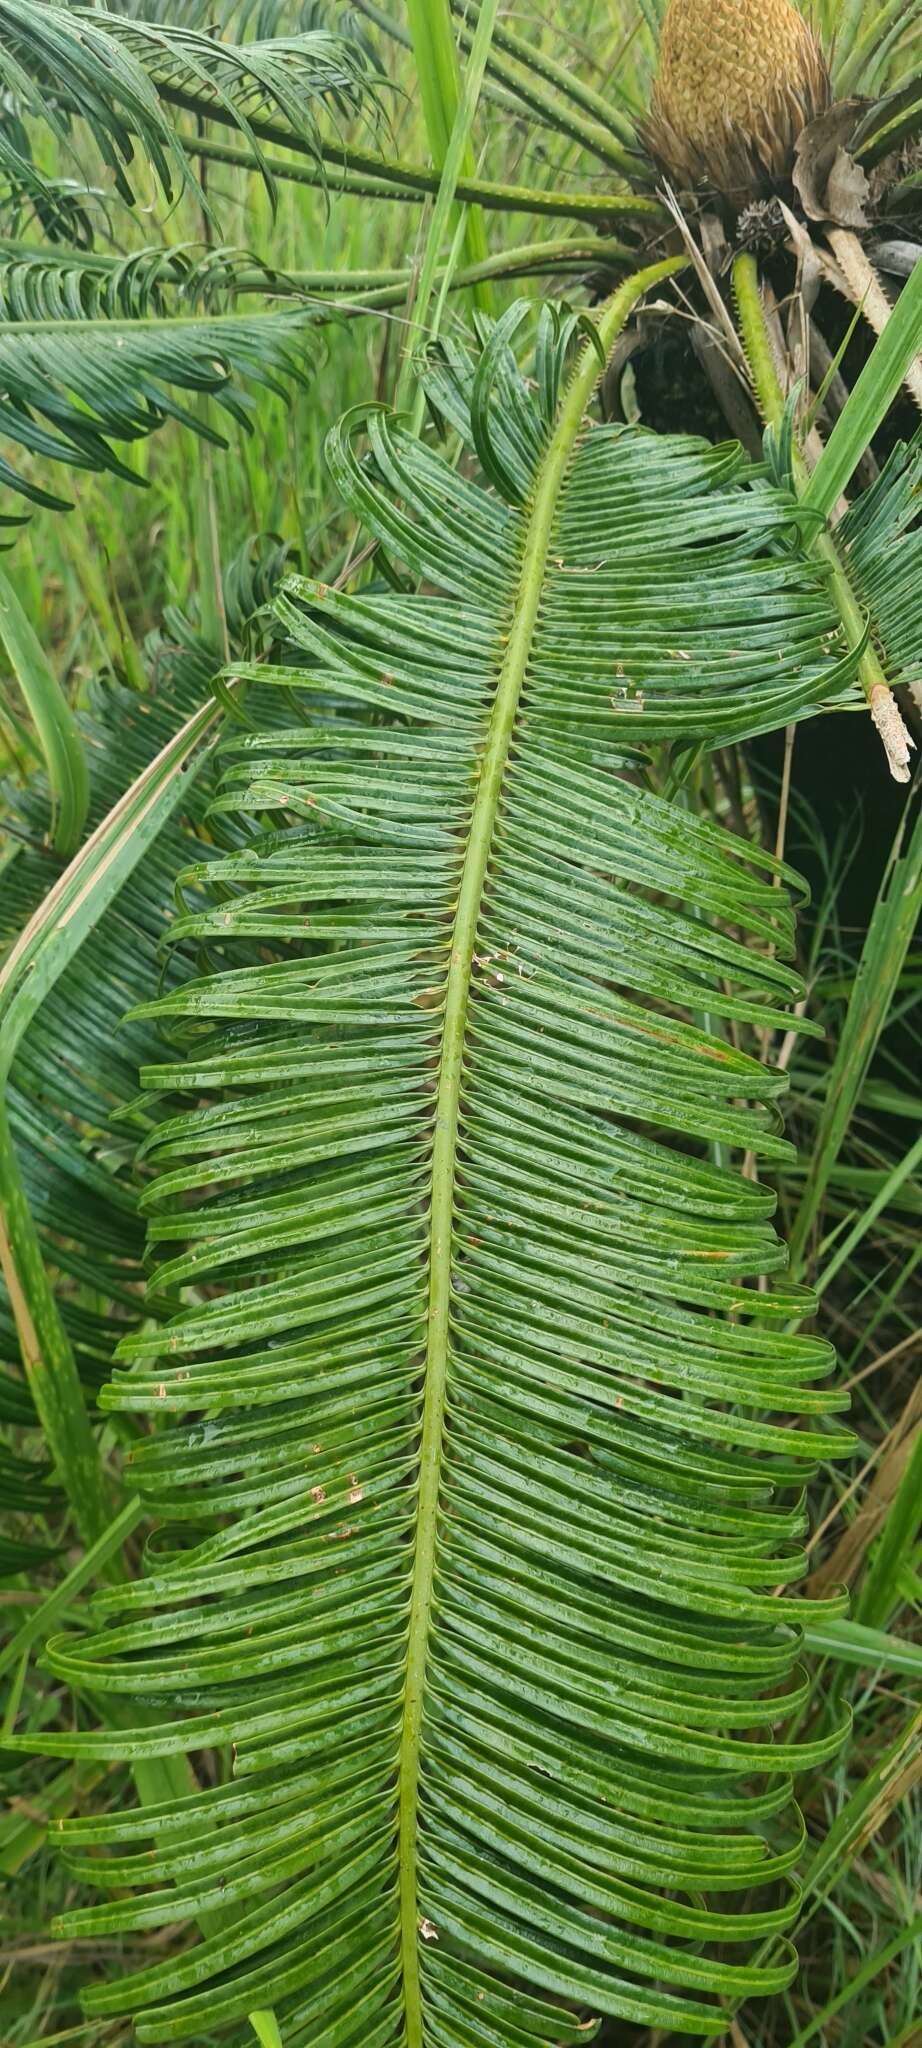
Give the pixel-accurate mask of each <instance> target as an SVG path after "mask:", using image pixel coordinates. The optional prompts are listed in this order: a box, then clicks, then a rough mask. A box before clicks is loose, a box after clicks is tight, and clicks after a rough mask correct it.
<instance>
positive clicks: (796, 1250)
mask: <svg viewBox="0 0 922 2048" xmlns="http://www.w3.org/2000/svg"><path fill="white" fill-rule="evenodd" d="M903 829H904V828H903V827H902V826H901V829H900V834H899V836H898V838H897V842H896V845H895V846H894V848H893V851H892V853H891V857H890V860H889V862H888V864H887V868H886V871H885V874H884V878H883V882H882V884H881V888H880V891H879V894H878V897H877V901H876V903H875V906H874V910H873V913H872V916H871V921H870V924H869V926H868V933H867V938H866V940H865V944H864V949H863V952H862V955H861V960H860V962H859V966H858V972H857V975H856V978H855V985H854V988H853V990H852V995H851V1000H850V1002H849V1005H848V1012H847V1015H846V1018H845V1022H844V1024H843V1027H842V1030H841V1033H840V1035H839V1042H838V1046H837V1049H836V1056H835V1059H834V1061H833V1063H832V1067H831V1068H830V1072H829V1081H828V1086H827V1089H826V1096H825V1101H824V1104H823V1109H822V1114H821V1116H820V1119H819V1123H818V1125H817V1131H816V1140H815V1144H814V1148H813V1156H812V1158H811V1161H810V1166H809V1170H808V1173H807V1179H806V1182H805V1185H804V1191H803V1194H802V1196H801V1200H800V1207H799V1209H798V1211H797V1215H796V1216H795V1218H794V1223H793V1226H792V1229H791V1235H790V1246H791V1263H792V1265H793V1267H794V1268H795V1270H799V1269H800V1267H801V1266H802V1264H803V1261H804V1256H805V1250H806V1246H807V1242H808V1239H809V1237H810V1234H811V1231H812V1229H813V1225H814V1223H815V1221H816V1217H817V1214H818V1212H819V1208H820V1204H821V1202H822V1200H823V1196H824V1194H825V1191H826V1188H827V1186H828V1184H829V1177H830V1175H831V1173H832V1171H833V1169H834V1167H835V1164H836V1161H837V1159H838V1158H839V1155H840V1153H841V1150H842V1146H843V1144H844V1142H845V1138H846V1134H847V1132H848V1128H849V1125H850V1123H851V1119H852V1116H853V1115H854V1111H855V1106H856V1104H857V1102H858V1099H859V1096H860V1094H861V1090H862V1087H863V1085H864V1082H865V1080H866V1077H867V1073H868V1069H869V1067H870V1064H871V1061H872V1059H873V1057H874V1053H875V1050H876V1047H877V1044H878V1041H879V1039H880V1034H881V1032H882V1030H883V1028H884V1025H885V1024H886V1021H887V1017H888V1015H889V1012H890V1007H891V1004H892V1002H893V998H894V993H895V990H896V988H897V984H898V982H899V979H900V975H901V974H902V972H903V968H904V965H905V961H906V955H907V952H908V950H909V947H910V945H911V944H912V940H913V934H914V932H915V930H916V926H917V924H918V920H919V914H920V911H922V812H920V814H919V815H918V817H917V818H916V821H915V825H914V827H913V831H912V836H911V838H910V841H909V845H908V847H907V849H906V852H905V853H903V854H901V853H900V844H901V840H902V833H903Z"/></svg>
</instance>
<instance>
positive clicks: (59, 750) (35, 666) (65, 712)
mask: <svg viewBox="0 0 922 2048" xmlns="http://www.w3.org/2000/svg"><path fill="white" fill-rule="evenodd" d="M0 642H2V644H3V646H4V647H5V649H6V653H7V656H8V659H9V662H10V665H11V667H12V670H13V674H14V675H15V677H16V681H17V682H18V684H19V688H20V690H21V691H22V694H23V697H24V698H25V701H26V704H27V706H28V709H29V712H30V715H31V717H32V721H33V723H34V726H35V730H36V732H37V734H38V737H39V741H40V744H41V749H42V754H43V756H44V761H45V768H46V772H47V775H48V788H49V792H50V795H51V828H50V836H51V843H52V845H53V846H54V849H55V852H56V853H62V854H71V853H73V851H74V848H75V847H76V846H77V844H78V842H79V839H80V834H81V831H82V829H83V823H84V820H85V818H86V813H87V806H88V804H89V800H90V784H89V776H88V774H87V766H86V756H85V754H84V751H83V742H82V740H81V738H80V733H79V730H78V727H77V721H76V719H75V717H74V714H73V712H72V710H71V708H70V705H69V704H68V702H67V698H66V697H65V695H64V692H63V690H62V688H61V685H60V683H59V682H58V679H57V677H56V675H55V674H54V671H53V669H52V667H51V664H50V662H49V660H48V658H47V655H46V654H45V652H44V650H43V648H42V647H41V645H40V643H39V641H38V639H37V638H36V635H35V633H34V632H33V630H32V627H31V626H30V624H29V621H28V619H27V618H26V615H25V612H24V611H23V608H22V605H21V604H20V602H19V599H18V597H17V595H16V592H15V590H14V589H13V585H12V583H11V582H10V579H9V577H8V576H7V574H6V572H5V571H4V570H3V569H0Z"/></svg>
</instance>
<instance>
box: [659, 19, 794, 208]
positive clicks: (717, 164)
mask: <svg viewBox="0 0 922 2048" xmlns="http://www.w3.org/2000/svg"><path fill="white" fill-rule="evenodd" d="M828 101H829V81H828V75H827V72H826V67H825V64H824V62H823V58H822V55H821V53H820V51H819V49H818V47H817V44H816V42H815V40H814V37H813V35H812V33H811V31H810V29H809V28H808V26H807V23H806V22H805V20H804V18H803V16H802V15H801V14H799V13H798V10H797V8H796V7H794V6H793V5H792V0H671V4H670V6H669V8H668V10H667V13H666V18H665V21H664V22H663V31H662V38H661V42H660V67H659V76H658V78H657V81H656V85H655V87H654V91H653V106H652V118H651V121H650V125H649V131H648V138H649V141H650V144H651V147H652V148H653V150H654V153H655V154H656V155H657V156H658V157H659V159H660V161H661V162H662V164H663V166H664V168H665V169H666V171H667V172H668V173H669V174H670V175H671V176H672V177H673V178H675V179H677V180H678V182H679V183H680V184H690V185H699V184H702V183H707V184H710V185H712V186H713V187H714V189H715V190H717V191H718V192H724V193H725V194H726V196H727V197H728V198H736V199H739V200H743V199H746V198H750V197H754V196H757V195H758V194H759V193H763V192H765V191H768V190H771V189H773V188H774V187H777V186H778V185H780V184H782V183H783V182H784V181H785V179H786V178H787V177H788V175H789V173H790V168H791V161H792V157H793V150H794V143H795V142H796V140H797V136H798V134H799V133H800V132H801V130H802V129H803V128H804V127H805V126H806V124H807V122H808V121H810V120H812V119H813V118H814V116H815V115H816V114H818V113H820V112H822V110H823V108H824V107H825V106H827V105H828Z"/></svg>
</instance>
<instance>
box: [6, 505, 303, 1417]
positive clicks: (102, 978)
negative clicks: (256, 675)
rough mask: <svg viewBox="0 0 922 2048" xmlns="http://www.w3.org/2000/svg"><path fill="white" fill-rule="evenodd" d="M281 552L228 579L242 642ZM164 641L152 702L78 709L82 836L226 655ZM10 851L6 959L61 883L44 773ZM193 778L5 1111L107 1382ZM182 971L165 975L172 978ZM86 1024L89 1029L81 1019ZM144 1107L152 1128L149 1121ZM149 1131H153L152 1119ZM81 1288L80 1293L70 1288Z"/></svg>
mask: <svg viewBox="0 0 922 2048" xmlns="http://www.w3.org/2000/svg"><path fill="white" fill-rule="evenodd" d="M284 554H285V550H284V548H282V547H280V546H279V544H277V543H275V542H274V541H272V540H271V539H268V540H266V539H264V538H263V537H256V538H254V539H253V540H252V541H251V542H250V543H249V544H248V546H247V547H246V548H245V549H244V550H243V551H242V552H241V555H240V556H239V557H238V558H237V559H236V560H235V561H234V562H232V563H231V564H230V566H229V568H228V570H227V572H226V576H225V607H226V618H227V625H228V630H229V633H230V635H231V638H232V642H233V643H234V644H237V645H240V644H242V641H243V638H244V629H245V622H246V621H247V620H248V619H249V618H250V617H251V616H252V614H253V613H254V611H256V610H257V608H259V607H260V606H262V605H264V604H265V603H266V602H267V600H268V598H269V597H270V596H271V594H272V592H273V590H274V589H275V588H276V586H277V584H278V581H279V577H280V574H281V569H282V565H283V562H284ZM167 628H168V637H167V638H165V639H164V640H162V641H159V642H156V641H155V642H154V644H152V645H151V647H150V648H149V656H150V668H151V684H152V687H151V689H150V691H149V692H148V693H146V694H145V695H139V694H138V693H137V692H134V691H130V690H126V689H121V688H118V687H116V686H115V685H113V683H112V682H111V680H110V679H107V680H106V683H105V684H100V685H97V686H94V687H93V688H92V690H91V693H90V702H89V704H88V705H87V706H86V707H85V708H84V709H83V710H82V711H81V712H80V714H79V724H80V730H81V736H82V738H83V740H84V742H85V745H86V750H87V757H88V760H89V762H90V766H91V778H92V780H91V804H90V812H89V818H88V822H87V830H88V831H89V830H93V829H94V828H95V827H96V826H97V825H98V824H99V823H100V822H101V820H102V819H103V818H105V817H106V815H107V814H108V813H109V812H111V811H112V810H113V808H114V806H115V805H116V804H117V803H118V802H119V800H120V799H121V798H122V797H123V795H124V792H125V790H126V789H127V788H128V787H129V786H130V784H131V783H132V782H133V781H134V780H135V778H136V777H137V776H138V775H139V774H140V773H141V772H142V770H143V769H144V768H145V767H147V766H148V765H149V763H150V762H151V760H152V759H153V757H154V755H155V754H156V753H157V752H159V750H160V748H161V747H162V746H163V745H165V744H166V742H167V740H168V739H170V738H171V737H172V736H173V734H174V733H175V732H176V731H177V730H178V728H179V727H180V725H181V724H182V723H183V722H184V720H185V719H186V718H187V717H189V716H190V714H191V713H192V712H193V711H194V710H195V709H196V708H197V707H198V706H199V705H200V704H202V703H203V702H207V701H208V695H209V683H210V678H211V676H212V674H213V673H214V668H215V664H216V661H217V658H218V657H217V653H216V651H215V650H214V649H209V648H208V647H207V645H206V644H205V643H204V642H203V641H202V639H201V637H200V635H199V634H198V633H197V632H196V631H195V629H194V627H193V626H192V625H191V624H190V622H189V621H187V620H185V619H184V618H183V617H182V615H180V614H176V613H173V614H171V615H170V616H169V618H168V621H167ZM4 795H5V798H6V816H7V828H8V831H10V832H12V831H15V832H16V833H17V834H21V835H22V836H21V838H20V839H19V840H18V843H17V841H16V840H14V839H12V838H10V841H9V847H10V856H9V858H7V860H6V861H5V864H4V870H3V893H2V906H0V959H2V958H4V957H5V956H6V954H7V952H8V950H9V949H10V947H11V946H13V945H14V944H15V942H16V940H17V938H18V937H19V934H20V933H21V932H22V931H23V930H24V929H25V926H26V925H27V923H28V920H29V918H30V917H31V915H32V913H33V911H34V910H36V909H37V907H38V905H39V904H40V903H41V902H42V900H43V898H44V897H45V896H46V894H47V892H48V890H49V889H50V887H51V885H52V883H53V882H54V881H55V880H56V878H57V874H58V872H59V868H58V863H57V862H56V861H55V860H54V858H53V856H52V855H51V854H50V853H48V852H46V851H45V850H44V849H43V848H42V846H41V840H42V837H43V833H44V828H45V818H46V812H47V796H46V793H45V790H44V788H43V786H42V779H41V778H40V777H36V778H35V779H34V780H33V781H32V782H31V783H30V784H29V785H28V786H27V787H26V788H25V789H23V790H17V789H13V788H7V789H6V790H5V791H4ZM206 800H207V798H206V793H205V790H204V789H203V788H202V787H201V786H200V784H199V782H198V781H193V782H192V783H191V784H190V787H189V789H188V793H187V797H186V802H185V807H184V813H183V817H182V819H181V820H175V819H174V820H171V821H170V823H169V824H168V825H167V826H166V828H165V829H164V831H163V832H162V833H161V834H160V836H159V838H158V839H156V840H155V841H154V842H153V843H152V845H151V846H150V847H149V849H148V851H147V854H146V857H145V860H144V862H143V863H141V864H140V865H139V866H138V867H136V868H135V869H134V871H133V873H132V874H131V875H129V877H128V879H127V881H126V882H125V884H124V885H123V887H122V890H121V891H120V893H119V895H118V897H117V899H116V900H115V902H114V903H113V904H111V905H110V907H109V909H108V910H107V911H106V913H105V914H104V916H103V917H102V918H101V919H100V921H99V923H98V924H97V926H96V927H95V929H94V930H93V931H92V932H91V933H90V935H89V937H88V938H87V939H86V940H85V942H84V944H83V946H82V947H81V949H80V951H79V952H78V954H77V955H76V957H75V959H74V960H73V961H72V962H71V964H70V966H69V967H68V968H67V969H66V971H65V972H64V974H63V975H62V976H61V979H60V982H59V983H58V984H57V986H56V987H54V988H53V989H51V991H50V992H49V994H48V995H47V996H46V997H45V1000H44V1002H43V1003H42V1005H41V1007H40V1009H39V1011H38V1013H37V1015H36V1017H35V1018H34V1020H33V1022H32V1024H31V1026H30V1029H29V1030H28V1032H27V1033H26V1035H25V1037H24V1040H23V1043H22V1045H21V1047H20V1049H19V1052H18V1054H17V1056H16V1059H15V1061H14V1065H13V1069H12V1073H11V1077H10V1081H9V1086H8V1110H9V1117H10V1125H11V1128H12V1132H13V1137H14V1141H15V1144H16V1150H17V1156H18V1159H19V1163H20V1167H21V1171H22V1178H23V1183H24V1185H25V1188H26V1192H27V1195H28V1201H29V1211H30V1214H31V1216H32V1217H33V1219H34V1221H35V1223H36V1225H37V1228H38V1232H39V1236H40V1239H41V1243H42V1250H43V1254H44V1256H45V1259H46V1262H47V1264H48V1265H49V1267H50V1268H52V1269H54V1271H55V1272H56V1273H57V1275H58V1276H59V1278H60V1279H63V1283H64V1284H63V1285H59V1292H58V1306H59V1309H60V1312H61V1316H62V1319H63V1322H64V1325H65V1328H66V1330H67V1333H68V1336H69V1338H70V1340H71V1344H72V1346H73V1350H74V1354H75V1357H76V1360H77V1364H78V1367H79V1370H80V1375H81V1378H82V1379H83V1381H84V1382H85V1384H86V1385H87V1386H89V1387H94V1388H95V1387H97V1386H98V1385H99V1384H100V1381H101V1380H102V1379H104V1378H105V1377H106V1375H107V1373H108V1371H109V1370H110V1368H111V1361H112V1354H113V1351H114V1348H115V1345H116V1344H117V1342H118V1338H119V1335H120V1334H122V1333H123V1332H124V1330H125V1329H126V1328H130V1327H133V1326H134V1325H135V1323H136V1322H137V1321H138V1320H139V1319H140V1318H141V1316H142V1315H149V1314H150V1313H151V1310H152V1309H153V1310H154V1312H155V1313H156V1312H157V1304H156V1303H154V1302H152V1301H150V1300H148V1303H147V1305H146V1306H145V1304H144V1301H143V1297H142V1295H141V1293H140V1283H141V1281H142V1279H143V1266H142V1255H143V1224H142V1223H141V1221H140V1220H139V1216H138V1205H137V1185H136V1182H135V1180H134V1177H133V1175H132V1173H131V1156H132V1152H133V1150H134V1146H135V1144H136V1136H133V1135H132V1132H131V1131H130V1130H129V1129H127V1128H126V1127H125V1126H124V1125H123V1124H122V1122H121V1121H120V1120H121V1118H122V1116H123V1114H124V1111H125V1107H126V1104H128V1103H130V1102H131V1101H132V1098H133V1097H134V1096H135V1095H136V1093H137V1074H138V1069H139V1067H140V1066H141V1065H142V1064H144V1063H145V1062H148V1061H150V1060H151V1059H152V1058H154V1057H156V1054H157V1051H158V1050H159V1041H158V1039H157V1037H156V1034H155V1033H154V1032H153V1031H152V1029H151V1027H150V1026H149V1025H145V1024H141V1023H130V1024H128V1023H125V1022H124V1021H123V1020H124V1013H125V1011H126V1009H127V1008H130V1007H133V1006H134V1005H135V1004H137V1003H139V1002H141V1001H142V1000H144V999H145V998H146V997H149V996H150V995H151V994H152V993H153V991H154V990H156V989H157V988H159V987H160V986H162V981H163V974H164V971H165V968H164V960H163V954H162V948H163V941H164V937H165V933H166V930H167V926H168V923H169V919H170V916H171V914H172V910H173V877H174V876H175V874H176V871H177V869H178V868H179V867H181V866H183V865H184V864H185V863H186V862H187V861H188V860H190V859H191V858H193V857H194V856H195V853H196V851H197V849H198V840H197V838H196V837H195V833H196V830H197V829H198V827H199V825H200V822H201V815H202V812H203V810H204V807H205V803H206ZM178 965H179V963H178V962H174V963H171V965H170V966H169V969H168V970H167V972H168V979H169V980H172V979H174V978H175V975H176V972H177V967H178ZM75 1019H79V1027H78V1026H76V1025H75ZM151 1113H152V1112H151V1111H150V1109H148V1110H146V1111H145V1115H144V1119H143V1122H144V1123H149V1122H150V1118H151ZM142 1128H143V1124H142ZM73 1283H76V1288H75V1287H74V1284H73ZM0 1362H2V1366H3V1368H6V1367H9V1368H10V1370H11V1372H12V1373H18V1372H19V1369H20V1367H19V1339H18V1334H17V1331H16V1326H15V1322H14V1319H13V1316H12V1313H11V1310H10V1306H9V1300H8V1296H7V1292H6V1287H5V1284H4V1282H3V1280H2V1279H0ZM4 1421H6V1422H9V1423H13V1424H28V1423H30V1422H33V1423H34V1421H35V1415H34V1411H33V1408H32V1403H31V1400H30V1397H29V1393H28V1389H27V1388H26V1386H25V1385H24V1383H23V1382H22V1380H21V1379H19V1378H0V1422H4Z"/></svg>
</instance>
